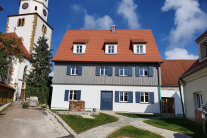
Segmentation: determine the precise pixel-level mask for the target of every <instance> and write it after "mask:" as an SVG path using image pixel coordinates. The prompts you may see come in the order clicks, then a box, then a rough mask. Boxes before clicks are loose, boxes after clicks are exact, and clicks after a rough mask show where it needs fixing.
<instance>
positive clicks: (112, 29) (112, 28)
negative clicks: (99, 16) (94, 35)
mask: <svg viewBox="0 0 207 138" xmlns="http://www.w3.org/2000/svg"><path fill="white" fill-rule="evenodd" d="M111 32H112V33H115V32H116V25H112V26H111Z"/></svg>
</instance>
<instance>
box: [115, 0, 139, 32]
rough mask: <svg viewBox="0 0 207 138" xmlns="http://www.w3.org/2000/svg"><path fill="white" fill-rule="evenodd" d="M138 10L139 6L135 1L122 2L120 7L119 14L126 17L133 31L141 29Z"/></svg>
mask: <svg viewBox="0 0 207 138" xmlns="http://www.w3.org/2000/svg"><path fill="white" fill-rule="evenodd" d="M136 9H137V4H135V3H134V0H122V1H121V2H120V3H119V5H118V10H117V13H118V14H120V15H122V16H123V17H124V19H125V20H126V21H127V22H128V26H129V27H130V28H131V29H138V28H140V24H139V22H138V16H137V14H136Z"/></svg>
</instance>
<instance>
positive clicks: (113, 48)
mask: <svg viewBox="0 0 207 138" xmlns="http://www.w3.org/2000/svg"><path fill="white" fill-rule="evenodd" d="M105 53H106V54H117V44H106V45H105Z"/></svg>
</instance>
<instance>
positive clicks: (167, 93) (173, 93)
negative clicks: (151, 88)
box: [161, 87, 184, 116]
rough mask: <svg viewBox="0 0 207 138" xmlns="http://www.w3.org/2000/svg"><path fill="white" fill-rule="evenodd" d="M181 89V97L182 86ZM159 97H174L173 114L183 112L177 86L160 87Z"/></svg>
mask: <svg viewBox="0 0 207 138" xmlns="http://www.w3.org/2000/svg"><path fill="white" fill-rule="evenodd" d="M181 90H182V97H183V87H181ZM161 97H168V98H174V104H175V115H176V116H177V115H182V114H183V111H182V103H181V97H180V92H179V87H161ZM183 102H184V100H183Z"/></svg>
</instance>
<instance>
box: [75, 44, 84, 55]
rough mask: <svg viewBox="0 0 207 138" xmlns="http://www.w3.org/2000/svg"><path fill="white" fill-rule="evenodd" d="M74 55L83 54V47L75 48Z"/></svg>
mask: <svg viewBox="0 0 207 138" xmlns="http://www.w3.org/2000/svg"><path fill="white" fill-rule="evenodd" d="M76 53H77V54H82V53H83V46H82V45H77V47H76Z"/></svg>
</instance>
